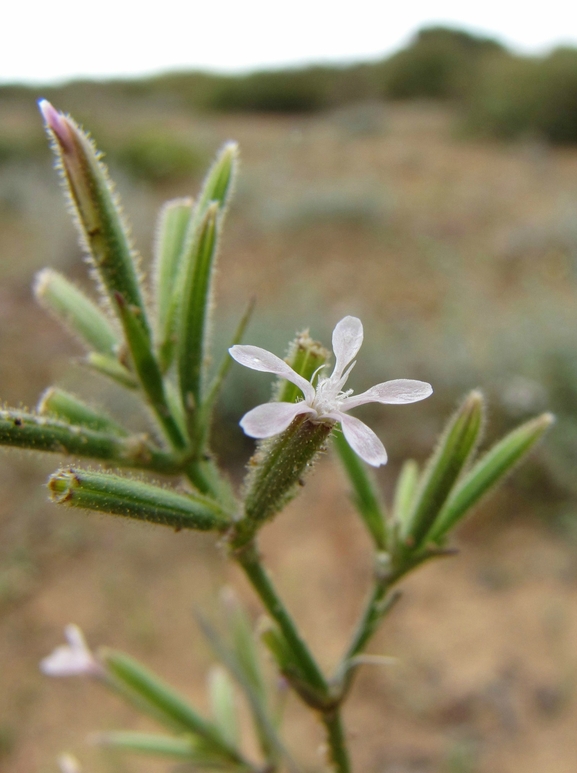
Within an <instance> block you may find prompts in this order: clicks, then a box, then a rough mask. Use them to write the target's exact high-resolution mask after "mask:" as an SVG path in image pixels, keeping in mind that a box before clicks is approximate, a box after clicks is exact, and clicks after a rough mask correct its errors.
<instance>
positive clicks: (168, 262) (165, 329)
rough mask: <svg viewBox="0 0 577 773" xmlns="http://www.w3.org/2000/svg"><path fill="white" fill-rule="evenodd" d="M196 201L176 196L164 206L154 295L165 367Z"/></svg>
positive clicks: (155, 269) (156, 250) (162, 363)
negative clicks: (171, 313)
mask: <svg viewBox="0 0 577 773" xmlns="http://www.w3.org/2000/svg"><path fill="white" fill-rule="evenodd" d="M192 207H193V200H192V199H190V198H186V199H174V200H173V201H168V202H166V204H165V205H164V206H163V207H162V209H161V211H160V216H159V222H158V227H157V238H156V244H155V259H154V273H153V277H154V279H153V285H154V298H155V303H156V333H157V336H156V337H157V341H158V352H159V361H160V365H161V368H162V369H163V370H166V369H167V368H168V367H169V365H170V363H171V361H172V354H173V350H174V343H175V342H174V332H175V331H174V330H172V329H171V328H170V327H169V324H168V322H169V309H170V305H171V301H172V297H173V293H174V289H175V284H176V280H177V274H178V266H179V258H180V255H181V254H182V252H183V249H184V244H185V238H186V233H187V227H188V224H189V222H190V219H191V215H192Z"/></svg>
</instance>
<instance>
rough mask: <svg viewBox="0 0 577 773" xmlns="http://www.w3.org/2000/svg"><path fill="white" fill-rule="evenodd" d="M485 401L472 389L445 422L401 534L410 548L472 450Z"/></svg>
mask: <svg viewBox="0 0 577 773" xmlns="http://www.w3.org/2000/svg"><path fill="white" fill-rule="evenodd" d="M483 416H484V402H483V396H482V395H481V393H480V392H477V391H473V392H471V393H470V394H469V395H468V397H467V398H466V400H465V401H464V403H463V405H462V406H461V407H460V408H459V409H458V410H457V412H456V413H455V414H454V416H453V417H452V419H450V421H449V422H448V424H447V426H446V428H445V431H444V432H443V435H442V436H441V439H440V441H439V443H438V445H437V448H436V450H435V452H434V453H433V455H432V456H431V458H430V459H429V461H428V463H427V466H426V467H425V470H424V471H423V475H422V478H421V484H420V486H419V490H418V492H417V493H416V495H415V501H414V504H413V507H412V509H411V513H410V515H409V517H408V519H407V526H406V530H405V531H404V533H403V536H404V537H405V539H406V542H407V544H408V545H409V546H410V547H412V548H417V547H419V546H420V545H421V543H422V541H423V539H424V537H425V535H426V534H427V533H428V532H429V530H430V529H431V527H432V525H433V523H434V521H435V519H436V518H437V517H438V514H439V511H440V509H441V507H442V506H443V504H444V503H445V501H446V499H447V497H448V496H449V494H450V492H451V490H452V488H453V486H454V485H455V483H456V482H457V479H458V478H459V476H460V474H461V472H462V471H463V469H464V468H465V467H466V465H467V463H468V461H469V460H470V459H471V456H472V454H473V452H474V450H475V447H476V445H477V442H478V440H479V437H480V434H481V429H482V426H483Z"/></svg>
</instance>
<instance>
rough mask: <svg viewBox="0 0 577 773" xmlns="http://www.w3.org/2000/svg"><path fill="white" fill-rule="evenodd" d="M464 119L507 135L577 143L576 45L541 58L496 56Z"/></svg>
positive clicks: (483, 129) (477, 129) (491, 132)
mask: <svg viewBox="0 0 577 773" xmlns="http://www.w3.org/2000/svg"><path fill="white" fill-rule="evenodd" d="M466 123H467V126H468V127H469V128H470V129H471V130H472V131H474V132H476V133H479V132H481V133H484V134H487V135H491V136H495V137H502V138H504V139H512V138H515V137H519V136H521V135H533V136H535V137H538V138H542V139H545V140H548V141H549V142H552V143H559V144H563V143H573V142H576V141H577V50H575V49H571V48H560V49H557V50H556V51H553V52H552V53H551V54H550V55H549V56H547V57H545V58H543V59H537V58H528V57H527V58H523V57H513V56H509V55H507V56H500V57H495V58H493V59H492V60H491V61H490V62H487V63H486V66H485V67H484V68H483V72H482V74H481V76H480V78H479V83H478V89H476V90H475V92H473V93H472V94H471V96H470V106H469V112H468V115H467V119H466Z"/></svg>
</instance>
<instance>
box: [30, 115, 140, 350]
mask: <svg viewBox="0 0 577 773" xmlns="http://www.w3.org/2000/svg"><path fill="white" fill-rule="evenodd" d="M40 111H41V113H42V115H43V117H44V120H45V122H46V128H47V130H48V131H49V134H50V136H51V138H52V140H53V143H52V147H53V150H54V152H55V153H56V156H57V158H58V161H59V168H60V170H61V172H62V179H63V181H64V183H65V185H66V188H67V190H68V193H69V195H70V202H71V204H72V205H73V207H74V210H75V213H76V215H77V218H76V225H77V226H78V230H79V232H80V236H81V239H82V241H83V242H84V244H85V246H86V248H87V250H88V251H89V253H90V256H91V259H92V264H93V266H94V270H95V273H96V275H97V277H98V279H99V281H100V285H101V287H102V289H103V291H104V292H105V293H106V295H107V296H108V298H109V299H110V301H111V302H112V306H113V308H116V304H115V303H114V295H115V293H120V294H121V295H122V297H123V298H125V299H126V302H127V303H128V304H129V305H130V306H133V307H135V308H137V309H138V310H139V313H140V315H141V320H142V326H143V329H144V330H145V331H146V333H147V334H148V335H149V334H150V331H149V326H148V322H147V319H146V309H145V306H144V301H143V297H142V292H141V287H140V281H139V280H140V277H139V267H138V263H139V258H138V255H137V254H136V252H135V251H134V249H133V246H132V244H131V241H130V236H129V230H128V227H127V226H126V223H125V221H124V219H123V216H122V210H121V206H120V202H119V199H118V195H117V194H116V193H115V191H114V187H113V185H112V182H111V180H110V178H109V176H108V171H107V169H106V166H105V165H104V164H103V163H102V161H101V155H100V154H99V152H98V151H97V150H96V147H95V145H94V143H93V142H92V140H91V139H90V138H89V137H88V135H87V134H86V133H85V132H83V131H82V130H81V129H80V127H79V126H78V125H77V124H76V123H75V122H74V121H73V120H72V118H70V117H69V116H66V115H63V114H62V113H59V112H58V111H57V110H55V109H54V108H53V107H52V105H51V104H50V103H49V102H46V101H45V100H43V101H41V102H40Z"/></svg>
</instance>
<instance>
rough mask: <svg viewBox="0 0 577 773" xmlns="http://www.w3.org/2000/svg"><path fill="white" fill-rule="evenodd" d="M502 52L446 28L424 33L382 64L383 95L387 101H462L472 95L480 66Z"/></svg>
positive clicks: (498, 47) (496, 46) (495, 45)
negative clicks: (422, 99)
mask: <svg viewBox="0 0 577 773" xmlns="http://www.w3.org/2000/svg"><path fill="white" fill-rule="evenodd" d="M503 51H504V49H503V47H502V46H501V45H500V44H499V43H497V42H496V41H494V40H491V39H490V38H484V37H478V36H477V35H471V34H469V33H467V32H461V31H459V30H452V29H448V28H446V27H430V28H427V29H423V30H421V32H419V33H418V34H417V36H416V38H415V39H414V40H413V41H412V43H411V44H410V45H409V46H408V47H407V48H405V49H403V50H402V51H399V52H398V53H397V54H395V55H394V56H392V57H391V58H390V59H389V60H388V61H386V62H385V63H384V65H383V77H384V94H385V95H386V96H387V97H388V98H389V99H415V98H426V99H462V98H464V97H467V96H468V95H469V94H470V93H471V91H472V89H473V87H474V84H475V82H476V79H477V73H478V70H479V65H480V63H481V62H482V61H483V60H484V59H486V58H487V56H490V55H495V54H497V53H502V52H503Z"/></svg>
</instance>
